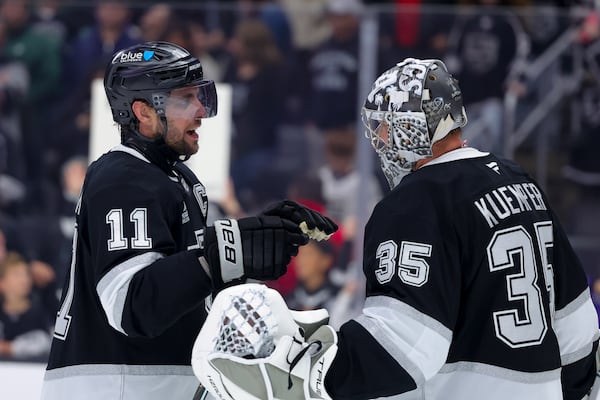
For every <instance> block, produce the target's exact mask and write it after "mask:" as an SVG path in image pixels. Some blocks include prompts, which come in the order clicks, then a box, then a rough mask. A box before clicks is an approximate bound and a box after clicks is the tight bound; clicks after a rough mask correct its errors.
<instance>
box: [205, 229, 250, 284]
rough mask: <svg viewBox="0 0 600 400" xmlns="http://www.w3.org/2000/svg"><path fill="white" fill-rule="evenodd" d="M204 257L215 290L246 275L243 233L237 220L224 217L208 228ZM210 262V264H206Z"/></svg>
mask: <svg viewBox="0 0 600 400" xmlns="http://www.w3.org/2000/svg"><path fill="white" fill-rule="evenodd" d="M204 257H205V260H206V263H203V262H202V259H201V258H200V263H201V264H203V267H205V269H206V268H208V273H209V275H210V277H211V279H212V281H213V287H214V288H215V290H218V289H221V288H223V287H225V286H227V284H228V283H229V282H232V281H239V280H241V279H243V277H244V265H243V255H242V243H241V235H240V231H239V227H238V224H237V221H236V220H234V219H223V220H217V221H215V223H214V225H213V226H210V227H208V228H206V230H205V235H204ZM205 264H208V265H205Z"/></svg>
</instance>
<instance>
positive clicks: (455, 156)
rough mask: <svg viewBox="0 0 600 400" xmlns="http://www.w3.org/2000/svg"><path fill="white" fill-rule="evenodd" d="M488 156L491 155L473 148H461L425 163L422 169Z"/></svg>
mask: <svg viewBox="0 0 600 400" xmlns="http://www.w3.org/2000/svg"><path fill="white" fill-rule="evenodd" d="M488 154H490V153H489V152H483V151H479V150H477V149H475V148H473V147H460V148H458V149H456V150H452V151H449V152H447V153H444V154H442V155H441V156H439V157H436V158H434V159H433V160H431V161H429V162H427V163H425V164H424V165H423V166H422V167H421V168H424V167H427V166H428V165H435V164H443V163H447V162H450V161H456V160H464V159H467V158H478V157H485V156H487V155H488Z"/></svg>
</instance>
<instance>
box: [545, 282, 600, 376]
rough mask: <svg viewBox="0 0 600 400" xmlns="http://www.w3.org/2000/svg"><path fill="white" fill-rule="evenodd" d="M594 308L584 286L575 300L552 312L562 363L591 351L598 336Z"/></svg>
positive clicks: (574, 360) (577, 359) (564, 363)
mask: <svg viewBox="0 0 600 400" xmlns="http://www.w3.org/2000/svg"><path fill="white" fill-rule="evenodd" d="M597 321H598V320H597V316H596V309H595V307H594V304H593V303H592V299H591V297H590V293H589V290H588V289H587V288H586V289H585V290H584V291H583V292H582V293H581V294H580V295H579V296H577V298H576V299H575V300H573V301H572V302H570V303H569V304H567V305H566V306H565V307H563V308H561V309H560V310H557V311H556V313H555V314H554V323H553V324H552V325H553V328H554V332H555V333H556V338H557V340H558V345H559V347H560V359H561V363H562V365H567V364H571V363H574V362H576V361H579V360H581V359H582V358H584V357H586V356H587V355H588V354H590V352H591V351H592V345H593V342H594V341H596V340H597V339H598V337H599V336H600V334H599V331H598V322H597Z"/></svg>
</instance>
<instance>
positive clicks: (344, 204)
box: [318, 125, 382, 226]
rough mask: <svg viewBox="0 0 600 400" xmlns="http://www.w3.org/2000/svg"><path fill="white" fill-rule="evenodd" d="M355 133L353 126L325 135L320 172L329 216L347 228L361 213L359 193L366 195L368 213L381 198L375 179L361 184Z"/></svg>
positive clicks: (331, 130) (330, 130) (335, 129)
mask: <svg viewBox="0 0 600 400" xmlns="http://www.w3.org/2000/svg"><path fill="white" fill-rule="evenodd" d="M355 160H356V133H355V132H354V125H346V126H343V127H340V128H331V129H328V130H326V131H325V165H323V166H322V167H321V168H320V169H319V172H318V176H319V178H320V180H321V184H322V188H323V189H322V190H323V197H324V199H325V209H326V213H327V215H329V216H331V218H333V219H334V220H336V221H340V222H341V224H342V226H344V225H345V224H346V223H347V222H348V221H350V220H352V219H355V218H356V215H357V212H358V206H359V204H358V196H357V193H358V192H359V191H365V192H366V196H365V197H366V199H367V204H366V207H367V208H368V210H369V211H371V210H372V209H373V207H374V206H375V204H376V203H377V201H379V199H380V198H381V195H382V194H381V189H380V187H379V185H378V183H377V179H376V178H375V175H374V174H373V175H372V179H370V180H369V181H368V182H366V183H363V182H361V177H360V175H359V172H358V171H357V170H356V165H355Z"/></svg>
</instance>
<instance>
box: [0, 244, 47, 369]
mask: <svg viewBox="0 0 600 400" xmlns="http://www.w3.org/2000/svg"><path fill="white" fill-rule="evenodd" d="M31 290H32V279H31V275H30V271H29V266H28V265H27V263H26V262H25V259H24V258H23V257H21V256H20V255H19V254H18V253H14V252H9V253H8V254H7V255H6V257H5V258H4V260H2V261H0V298H1V307H0V358H4V359H12V360H28V361H45V360H46V357H47V355H48V351H49V350H50V333H49V332H50V329H49V328H50V323H49V321H48V319H47V318H46V315H45V313H44V309H43V308H42V306H41V305H40V304H39V303H38V302H36V301H35V300H34V299H33V298H32V296H31Z"/></svg>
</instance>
